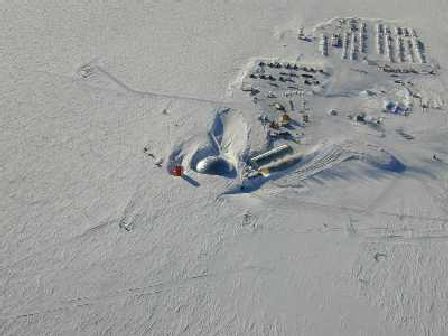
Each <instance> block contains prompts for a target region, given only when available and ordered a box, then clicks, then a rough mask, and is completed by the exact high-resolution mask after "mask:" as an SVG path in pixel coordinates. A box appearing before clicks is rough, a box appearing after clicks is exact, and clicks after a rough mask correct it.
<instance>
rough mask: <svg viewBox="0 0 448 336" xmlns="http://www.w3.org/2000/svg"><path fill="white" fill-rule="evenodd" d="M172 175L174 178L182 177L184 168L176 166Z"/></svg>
mask: <svg viewBox="0 0 448 336" xmlns="http://www.w3.org/2000/svg"><path fill="white" fill-rule="evenodd" d="M171 174H173V175H174V176H182V175H183V174H184V167H182V166H174V168H173V169H172V170H171Z"/></svg>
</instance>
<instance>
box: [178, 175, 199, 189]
mask: <svg viewBox="0 0 448 336" xmlns="http://www.w3.org/2000/svg"><path fill="white" fill-rule="evenodd" d="M182 179H183V180H184V181H186V182H188V183H190V184H191V185H192V186H194V187H196V188H197V187H199V186H200V185H201V184H200V183H199V182H198V181H196V180H193V179H192V178H191V177H190V176H188V175H182Z"/></svg>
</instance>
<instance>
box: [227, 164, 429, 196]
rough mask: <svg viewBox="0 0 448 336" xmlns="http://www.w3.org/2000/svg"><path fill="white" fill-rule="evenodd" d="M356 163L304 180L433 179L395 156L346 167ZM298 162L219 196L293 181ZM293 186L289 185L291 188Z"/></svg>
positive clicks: (299, 181)
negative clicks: (414, 175) (407, 175)
mask: <svg viewBox="0 0 448 336" xmlns="http://www.w3.org/2000/svg"><path fill="white" fill-rule="evenodd" d="M355 160H356V161H357V162H358V163H361V161H359V160H357V159H353V158H351V159H347V160H345V161H344V162H342V163H340V164H339V165H338V166H336V167H330V168H329V169H328V170H324V171H321V172H318V173H316V174H315V175H312V176H309V177H308V178H306V180H311V181H314V182H316V183H320V184H324V183H325V182H328V181H330V180H335V179H340V180H345V181H349V180H353V179H365V178H369V179H381V178H386V177H388V176H391V175H401V174H404V173H405V172H409V173H411V172H413V173H418V174H425V175H428V176H431V177H434V176H433V175H432V174H430V173H429V172H427V171H424V170H421V169H415V168H409V167H407V166H406V165H405V164H404V163H402V162H401V161H400V160H399V159H398V158H397V157H396V156H393V155H391V156H390V159H389V161H388V162H386V163H372V162H370V163H365V166H364V167H363V168H362V169H361V170H359V169H355V168H354V167H353V168H352V167H351V166H348V167H347V165H348V164H349V163H350V162H353V161H355ZM299 163H303V162H298V163H296V164H295V165H294V166H292V167H290V168H288V169H286V170H285V171H282V172H278V173H274V174H271V175H269V176H257V177H255V178H254V179H252V180H247V181H245V183H244V184H241V185H238V186H236V187H234V188H232V189H231V190H229V191H226V192H224V193H222V194H221V195H233V194H242V193H251V192H254V191H256V190H258V189H260V188H261V187H262V186H263V185H264V184H266V183H267V182H270V181H276V180H279V179H281V178H282V177H285V176H286V175H289V174H291V179H294V175H293V174H294V170H295V169H296V168H297V165H298V164H299ZM358 168H360V167H359V166H358ZM304 181H305V180H297V182H298V183H300V184H301V183H303V182H304ZM293 185H295V183H294V184H291V186H293ZM285 187H286V185H285Z"/></svg>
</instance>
